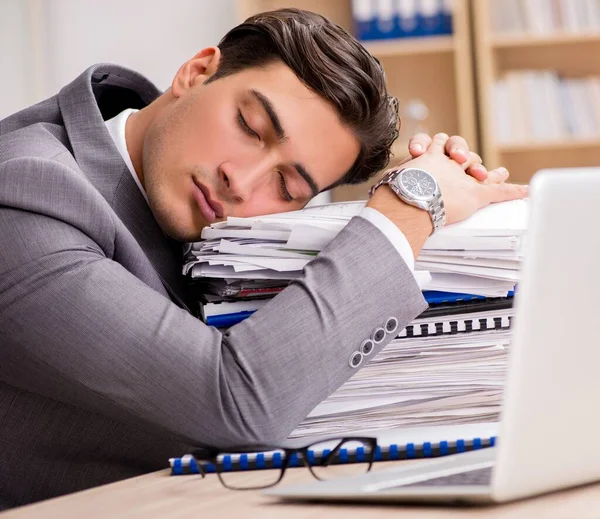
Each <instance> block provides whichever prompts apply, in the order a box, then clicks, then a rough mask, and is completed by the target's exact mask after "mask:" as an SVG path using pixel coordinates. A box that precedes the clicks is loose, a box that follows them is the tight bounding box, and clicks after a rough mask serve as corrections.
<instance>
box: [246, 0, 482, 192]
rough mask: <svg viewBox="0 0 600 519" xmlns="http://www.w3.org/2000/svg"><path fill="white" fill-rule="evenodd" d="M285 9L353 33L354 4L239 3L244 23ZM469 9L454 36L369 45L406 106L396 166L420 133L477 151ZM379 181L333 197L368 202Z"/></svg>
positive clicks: (312, 0) (464, 1)
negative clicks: (460, 140)
mask: <svg viewBox="0 0 600 519" xmlns="http://www.w3.org/2000/svg"><path fill="white" fill-rule="evenodd" d="M281 7H298V8H300V9H306V10H309V11H314V12H317V13H320V14H322V15H324V16H326V17H327V18H329V19H330V20H332V21H333V22H335V23H337V24H339V25H341V26H342V27H344V28H346V29H348V30H350V31H352V26H353V22H352V10H351V1H350V0H327V1H324V0H291V1H290V0H288V1H284V0H238V19H239V20H240V21H242V20H244V19H245V18H247V17H248V16H251V15H252V14H255V13H258V12H261V11H267V10H271V9H278V8H281ZM469 8H470V7H469V1H468V0H454V4H453V34H452V35H451V36H431V37H418V38H401V39H395V40H394V39H391V40H379V41H374V40H370V41H366V42H364V45H365V47H366V48H367V49H368V50H369V51H370V52H371V53H372V54H373V55H374V56H376V57H377V58H378V59H379V60H380V61H381V63H382V65H383V67H384V69H385V72H386V75H387V80H388V89H389V92H390V93H391V94H392V95H394V96H396V97H397V98H398V100H399V101H400V114H401V119H402V124H401V127H400V136H399V138H398V141H397V142H396V144H395V145H394V148H393V152H394V157H393V159H392V163H391V164H394V163H398V162H400V161H401V160H402V159H404V158H405V157H406V156H407V155H408V151H407V150H408V140H409V138H410V137H411V136H412V135H413V134H414V133H415V131H420V130H423V131H426V132H428V133H430V134H434V133H437V132H446V133H448V134H450V135H453V134H458V135H462V136H463V137H465V138H466V139H467V141H468V142H469V143H470V145H471V146H472V147H473V148H475V147H476V138H477V125H476V112H475V95H474V80H473V65H472V40H471V32H470V23H469V16H470V15H469ZM415 112H417V113H427V114H428V115H427V117H426V119H424V120H422V121H421V122H420V123H419V122H418V119H417V118H416V117H412V118H411V117H409V115H410V114H411V113H415ZM419 118H420V117H419ZM373 182H374V181H370V182H368V183H365V184H362V185H357V186H342V187H339V188H336V189H334V190H333V192H332V200H333V201H342V200H357V199H364V198H366V197H367V192H368V189H369V186H370V185H371V184H372V183H373Z"/></svg>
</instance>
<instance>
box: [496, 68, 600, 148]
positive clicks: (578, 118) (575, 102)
mask: <svg viewBox="0 0 600 519" xmlns="http://www.w3.org/2000/svg"><path fill="white" fill-rule="evenodd" d="M492 88H493V89H492V103H493V111H492V113H493V135H494V136H495V140H496V142H497V143H498V144H508V145H510V144H518V143H521V142H531V141H535V142H553V141H564V140H565V139H575V140H577V139H579V140H585V139H597V138H600V76H587V77H580V78H563V77H561V76H559V75H558V74H557V73H556V72H554V71H551V70H513V71H509V72H507V73H506V74H504V75H503V76H502V77H500V78H499V79H497V80H496V81H495V83H494V85H493V87H492Z"/></svg>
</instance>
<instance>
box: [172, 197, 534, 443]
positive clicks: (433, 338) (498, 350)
mask: <svg viewBox="0 0 600 519" xmlns="http://www.w3.org/2000/svg"><path fill="white" fill-rule="evenodd" d="M528 204H529V202H528V201H527V200H518V201H511V202H504V203H501V204H493V205H491V206H488V207H486V208H484V209H482V210H480V211H478V212H477V213H476V214H474V215H473V216H472V217H470V218H469V219H467V220H465V221H463V222H460V223H458V224H454V225H449V226H446V227H445V228H443V229H441V230H440V231H439V232H437V233H436V234H435V235H433V236H431V237H430V238H429V239H428V241H427V242H426V244H425V246H424V248H423V250H422V251H421V253H420V255H419V257H418V258H417V261H416V263H415V267H416V276H417V277H418V278H420V279H421V281H422V282H423V283H426V285H425V286H424V291H423V294H424V296H425V299H426V300H427V301H428V303H429V308H428V309H427V310H425V312H423V313H422V314H421V315H420V316H419V317H417V319H415V320H414V321H413V322H411V323H410V324H409V325H408V326H407V327H406V328H404V329H403V330H401V331H400V332H399V334H398V336H397V337H396V338H395V339H394V340H393V341H392V342H391V343H390V344H388V345H387V346H386V347H385V348H384V349H383V350H382V351H381V352H380V353H379V354H378V355H377V356H375V357H373V358H367V359H365V360H366V361H367V362H366V363H365V365H364V366H363V368H362V369H361V370H359V371H357V373H356V374H355V375H354V376H353V377H352V378H350V379H349V380H348V381H347V382H346V383H345V384H344V385H342V386H341V387H340V388H339V389H338V390H337V391H336V392H335V393H333V394H332V395H330V397H329V398H328V399H326V400H325V401H324V402H322V403H321V404H319V405H318V406H317V407H316V408H315V409H314V410H313V411H312V412H311V413H310V414H309V416H307V417H306V419H305V420H304V421H303V422H302V423H301V424H300V425H299V426H298V428H297V429H296V430H295V431H294V432H293V433H292V435H291V436H292V437H310V436H319V435H337V434H341V433H344V434H348V433H349V432H352V431H355V432H358V431H362V430H365V429H370V430H376V429H380V430H384V429H388V428H395V427H408V426H430V425H431V426H433V425H435V426H437V425H455V424H469V423H488V422H493V421H496V420H497V419H498V413H499V411H500V403H501V399H502V387H503V382H504V377H505V374H506V358H507V355H506V354H507V349H508V347H509V339H510V325H511V319H512V315H513V310H512V296H513V294H514V289H515V285H516V283H517V281H518V276H519V267H520V264H521V259H522V257H521V246H522V241H523V239H524V233H525V230H526V227H527V217H528ZM364 205H365V202H362V201H361V202H358V201H357V202H345V203H337V204H327V205H322V206H316V207H308V208H306V209H303V210H301V211H295V212H289V213H282V214H273V215H266V216H259V217H254V218H235V217H230V218H228V219H227V221H225V222H220V223H216V224H214V225H212V226H210V227H209V228H206V229H205V230H204V231H203V234H202V237H203V240H202V241H200V242H197V243H193V244H190V245H189V250H188V252H187V263H186V264H185V266H184V273H185V274H187V275H188V276H189V277H190V278H191V280H192V283H193V284H194V285H195V286H196V288H197V289H198V293H199V297H202V302H201V308H202V311H201V313H202V318H203V319H204V320H205V321H206V323H207V324H209V325H214V326H223V327H228V326H231V325H234V324H236V323H237V322H240V321H241V320H243V319H245V318H246V317H248V316H249V315H251V314H252V313H253V312H254V311H256V310H258V309H260V308H261V307H262V306H263V305H264V304H266V303H267V302H268V301H269V300H270V299H271V298H273V297H275V296H276V295H277V293H279V292H280V291H281V290H283V289H285V287H286V286H287V284H289V282H290V281H292V280H293V279H295V278H296V277H298V276H300V275H301V274H302V268H303V267H304V266H305V265H306V264H307V263H308V262H309V261H311V260H312V259H313V258H314V257H315V256H316V255H317V254H318V253H319V251H320V250H322V249H323V248H324V247H325V246H326V245H327V244H328V243H329V242H330V241H331V240H333V239H334V238H335V237H336V235H337V234H338V233H339V232H340V231H341V230H342V229H343V228H344V226H345V225H346V224H347V223H348V222H349V221H350V219H351V218H352V217H354V216H355V215H357V214H358V213H359V212H360V211H361V209H362V208H363V207H364ZM398 297H402V295H401V294H399V295H398Z"/></svg>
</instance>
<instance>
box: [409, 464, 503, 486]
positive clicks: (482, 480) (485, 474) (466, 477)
mask: <svg viewBox="0 0 600 519" xmlns="http://www.w3.org/2000/svg"><path fill="white" fill-rule="evenodd" d="M491 480H492V467H486V468H483V469H476V470H469V471H467V472H459V473H458V474H452V475H450V476H443V477H441V478H433V479H427V480H425V481H419V482H418V483H411V484H410V485H402V487H436V486H437V487H441V486H444V487H447V486H453V485H489V484H490V482H491Z"/></svg>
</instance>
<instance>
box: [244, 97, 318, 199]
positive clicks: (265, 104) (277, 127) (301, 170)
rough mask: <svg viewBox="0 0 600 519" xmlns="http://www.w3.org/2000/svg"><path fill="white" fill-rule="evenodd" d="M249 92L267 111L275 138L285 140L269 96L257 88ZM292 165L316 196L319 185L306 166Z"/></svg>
mask: <svg viewBox="0 0 600 519" xmlns="http://www.w3.org/2000/svg"><path fill="white" fill-rule="evenodd" d="M249 92H250V95H252V97H254V99H256V100H257V101H258V102H259V103H260V104H261V106H262V107H263V108H264V110H265V112H266V113H267V116H268V117H269V120H270V121H271V124H272V125H273V129H274V130H275V135H276V136H277V139H278V140H279V141H284V140H286V139H287V135H286V134H285V130H284V129H283V126H282V125H281V121H280V119H279V116H278V115H277V112H276V111H275V108H274V107H273V103H271V101H270V100H269V98H268V97H267V96H265V95H264V94H262V93H261V92H259V91H258V90H254V89H250V90H249ZM292 165H293V166H294V168H295V169H296V171H297V172H298V174H299V175H300V176H301V177H302V178H303V179H304V181H305V182H306V183H307V184H308V187H309V188H310V190H311V192H312V196H317V195H318V194H319V186H317V183H316V182H315V180H314V178H313V177H312V175H311V174H310V173H309V172H308V171H307V170H306V168H305V167H304V166H303V165H302V164H298V163H297V162H296V163H294V164H292Z"/></svg>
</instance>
